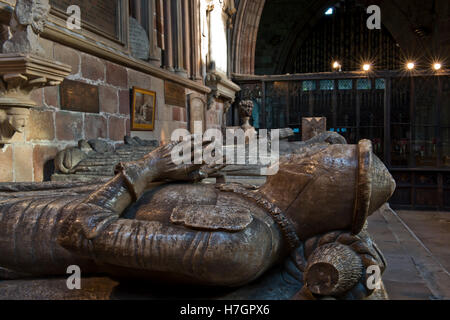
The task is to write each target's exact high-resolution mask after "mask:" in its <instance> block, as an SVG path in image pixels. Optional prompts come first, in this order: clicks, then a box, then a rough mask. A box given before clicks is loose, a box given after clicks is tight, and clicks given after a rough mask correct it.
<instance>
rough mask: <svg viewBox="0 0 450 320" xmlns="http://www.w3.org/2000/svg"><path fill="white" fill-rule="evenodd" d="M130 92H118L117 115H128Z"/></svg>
mask: <svg viewBox="0 0 450 320" xmlns="http://www.w3.org/2000/svg"><path fill="white" fill-rule="evenodd" d="M130 98H131V97H130V90H120V91H119V113H121V114H123V115H126V116H128V115H130V110H131V109H130V105H131V103H130Z"/></svg>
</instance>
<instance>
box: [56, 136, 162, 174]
mask: <svg viewBox="0 0 450 320" xmlns="http://www.w3.org/2000/svg"><path fill="white" fill-rule="evenodd" d="M157 146H158V142H157V141H144V140H141V139H139V138H138V137H135V138H131V137H125V144H124V145H120V146H118V147H117V148H114V146H113V145H111V144H109V143H107V142H105V141H102V140H99V139H95V140H89V141H85V140H81V141H80V142H79V143H78V147H71V148H67V149H65V150H63V151H61V152H59V153H58V154H57V155H56V158H55V168H56V171H57V173H56V174H54V175H53V176H52V180H53V181H91V180H98V179H108V178H110V177H113V176H114V168H115V166H116V165H117V164H118V163H120V162H128V161H134V160H139V159H140V158H142V157H143V156H145V155H146V154H148V153H149V152H150V151H152V150H154V149H155V148H156V147H157Z"/></svg>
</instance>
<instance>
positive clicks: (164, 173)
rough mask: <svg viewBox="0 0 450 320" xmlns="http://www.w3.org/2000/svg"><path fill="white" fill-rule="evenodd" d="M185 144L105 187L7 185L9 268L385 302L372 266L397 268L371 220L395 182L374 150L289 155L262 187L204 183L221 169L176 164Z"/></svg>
mask: <svg viewBox="0 0 450 320" xmlns="http://www.w3.org/2000/svg"><path fill="white" fill-rule="evenodd" d="M183 143H188V144H189V145H190V144H191V143H192V142H191V141H187V142H182V144H183ZM175 146H178V143H172V144H168V145H166V146H163V147H159V148H157V149H155V150H154V151H152V152H150V153H149V154H147V155H146V156H145V157H143V158H142V159H141V160H138V161H133V162H128V163H121V164H120V165H118V166H117V168H116V176H115V177H114V178H113V179H111V180H110V181H109V182H107V183H105V184H100V185H91V186H89V185H86V186H82V185H80V184H78V185H55V184H50V185H48V184H41V185H33V184H31V185H30V184H19V185H17V184H8V185H0V212H2V215H3V219H1V220H0V266H1V267H2V268H3V270H9V271H11V273H9V274H14V273H15V274H18V275H19V274H29V275H33V276H40V275H45V276H48V275H64V274H65V272H66V268H67V266H68V265H73V264H77V265H78V266H80V267H81V269H82V270H83V272H84V273H96V272H102V273H106V274H110V275H113V276H115V277H118V278H121V277H129V276H130V275H133V276H134V277H138V278H139V279H154V280H157V281H158V282H160V283H161V282H163V283H172V284H177V285H182V284H193V285H207V286H213V287H225V288H238V289H235V290H237V291H236V292H238V291H239V290H241V289H239V288H242V290H243V291H240V293H236V294H235V295H234V296H235V297H236V296H241V297H242V296H243V295H245V294H246V295H247V297H249V296H251V294H250V292H255V291H256V292H258V294H254V295H253V296H258V297H259V298H270V297H272V296H273V292H272V293H271V292H269V290H268V288H270V284H276V285H277V286H279V287H278V288H277V290H279V291H277V292H281V293H280V296H283V297H287V298H292V297H293V296H295V298H296V299H328V298H330V297H331V298H337V299H355V298H356V299H363V298H366V297H369V296H371V295H372V294H373V293H374V291H373V290H371V289H370V288H368V287H367V286H366V284H367V276H368V275H367V274H366V272H365V268H367V267H368V266H372V265H375V266H378V267H379V268H380V270H381V271H383V270H384V269H385V267H386V264H385V260H384V259H383V257H382V254H381V253H380V251H379V250H378V249H377V247H376V245H375V244H374V243H373V241H372V240H371V239H370V237H369V235H368V234H367V232H366V231H365V226H366V218H367V216H368V215H370V214H372V213H373V212H375V211H376V210H377V209H379V208H380V207H382V205H383V204H384V203H385V202H386V201H387V200H388V199H389V198H390V196H391V195H392V193H393V191H394V188H395V183H394V181H393V179H392V177H391V175H390V174H389V172H388V171H387V169H386V167H385V166H384V165H383V164H382V162H381V161H380V160H379V159H378V158H377V157H376V156H375V155H374V154H373V153H372V147H371V143H370V141H367V140H363V141H361V142H360V143H359V144H358V145H330V144H312V145H309V146H308V147H305V148H304V149H302V150H300V151H299V153H296V154H290V155H287V156H285V157H283V158H282V159H281V160H280V171H279V173H278V174H277V175H275V176H272V177H269V179H268V181H267V183H266V184H265V185H264V186H262V187H261V188H259V189H255V188H248V187H246V186H243V185H233V184H231V185H230V184H228V185H226V184H225V185H207V184H195V183H193V181H198V180H199V179H202V178H205V177H207V176H208V175H210V174H214V173H215V172H216V171H217V170H219V169H220V168H219V167H214V166H206V165H203V164H199V165H176V164H174V163H173V162H172V161H171V152H172V150H173V148H174V147H175ZM180 147H182V148H183V147H185V146H184V145H181V146H180ZM204 147H205V148H207V147H208V145H205V146H204ZM195 152H196V151H193V155H192V156H195ZM330 159H341V161H330ZM167 182H170V183H167ZM181 182H184V183H181ZM186 182H187V183H186ZM155 183H159V185H155ZM161 183H162V184H161ZM336 186H339V188H337V187H336ZM44 210H45V214H44ZM19 216H20V217H21V219H18V218H17V217H19ZM29 230H36V231H35V232H29ZM29 252H33V254H29ZM280 266H281V267H280ZM272 268H274V269H272ZM280 268H281V269H280ZM280 270H285V271H286V272H287V273H289V274H290V275H291V277H294V278H295V279H296V280H295V281H294V282H293V283H295V285H291V286H290V285H289V284H288V282H287V281H286V280H283V281H280V280H279V277H280V272H282V271H280ZM287 270H289V271H287ZM0 274H5V272H3V273H0ZM277 278H278V280H277ZM263 279H265V280H263ZM259 281H263V282H259ZM264 281H265V282H264ZM258 286H259V287H258ZM264 288H265V290H262V289H264ZM283 288H284V289H283ZM230 290H231V289H230ZM175 291H178V290H175ZM203 292H204V291H203ZM245 292H246V293H245ZM228 297H229V298H232V297H233V294H231V295H228ZM191 298H192V296H191Z"/></svg>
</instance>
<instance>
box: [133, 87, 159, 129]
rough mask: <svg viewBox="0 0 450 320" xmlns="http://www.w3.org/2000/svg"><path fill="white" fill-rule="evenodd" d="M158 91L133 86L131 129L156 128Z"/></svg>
mask: <svg viewBox="0 0 450 320" xmlns="http://www.w3.org/2000/svg"><path fill="white" fill-rule="evenodd" d="M155 111H156V92H154V91H148V90H144V89H140V88H136V87H134V88H133V101H132V107H131V130H132V131H153V130H154V129H155V113H156V112H155Z"/></svg>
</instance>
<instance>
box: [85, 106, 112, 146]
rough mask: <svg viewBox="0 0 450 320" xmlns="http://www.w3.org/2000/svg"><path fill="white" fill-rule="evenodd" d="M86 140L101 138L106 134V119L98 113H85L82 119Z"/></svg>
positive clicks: (105, 136)
mask: <svg viewBox="0 0 450 320" xmlns="http://www.w3.org/2000/svg"><path fill="white" fill-rule="evenodd" d="M84 126H85V135H86V136H85V138H86V140H91V139H96V138H103V139H106V138H107V135H108V127H107V120H106V118H105V117H104V116H101V115H98V114H88V113H87V114H86V115H85V119H84Z"/></svg>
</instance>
